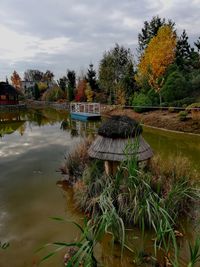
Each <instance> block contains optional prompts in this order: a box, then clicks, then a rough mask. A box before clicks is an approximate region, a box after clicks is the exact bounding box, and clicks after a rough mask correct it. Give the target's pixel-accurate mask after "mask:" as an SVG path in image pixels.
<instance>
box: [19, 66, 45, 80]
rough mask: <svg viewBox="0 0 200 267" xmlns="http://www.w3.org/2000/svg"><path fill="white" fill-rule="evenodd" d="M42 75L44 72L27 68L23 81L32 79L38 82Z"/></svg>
mask: <svg viewBox="0 0 200 267" xmlns="http://www.w3.org/2000/svg"><path fill="white" fill-rule="evenodd" d="M43 76H44V73H43V72H42V71H39V70H32V69H29V70H27V71H25V72H24V80H25V81H34V82H40V81H42V79H43Z"/></svg>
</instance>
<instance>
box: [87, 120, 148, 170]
mask: <svg viewBox="0 0 200 267" xmlns="http://www.w3.org/2000/svg"><path fill="white" fill-rule="evenodd" d="M141 134H142V127H141V125H140V124H139V123H138V122H137V121H135V120H133V119H131V118H129V117H127V116H112V117H111V118H110V119H109V120H107V121H106V122H105V123H103V124H102V125H101V126H100V128H99V130H98V136H97V138H96V139H95V140H94V142H93V143H92V144H91V146H90V148H89V151H88V153H89V156H90V157H92V158H97V159H101V160H104V161H105V170H106V173H107V174H113V173H115V171H116V168H117V166H118V165H119V162H120V161H124V160H126V159H127V157H130V156H135V157H136V159H137V161H138V162H141V161H147V160H149V159H150V158H151V157H152V156H153V151H152V149H151V147H150V146H149V145H148V144H147V142H146V141H145V140H144V139H143V137H142V135H141Z"/></svg>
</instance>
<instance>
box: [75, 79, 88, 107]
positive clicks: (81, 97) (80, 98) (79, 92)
mask: <svg viewBox="0 0 200 267" xmlns="http://www.w3.org/2000/svg"><path fill="white" fill-rule="evenodd" d="M86 89H87V81H86V80H85V79H83V80H80V81H79V82H78V85H77V87H76V95H75V100H76V101H77V102H84V101H86V100H87V97H86V94H85V91H86Z"/></svg>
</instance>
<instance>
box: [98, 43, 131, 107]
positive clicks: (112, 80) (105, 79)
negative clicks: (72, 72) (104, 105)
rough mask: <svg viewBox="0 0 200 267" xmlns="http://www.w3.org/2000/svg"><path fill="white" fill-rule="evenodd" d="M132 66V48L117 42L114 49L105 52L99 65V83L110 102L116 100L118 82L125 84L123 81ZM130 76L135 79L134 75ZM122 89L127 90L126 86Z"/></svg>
mask: <svg viewBox="0 0 200 267" xmlns="http://www.w3.org/2000/svg"><path fill="white" fill-rule="evenodd" d="M130 66H133V55H132V54H131V51H130V49H126V48H124V47H123V46H119V45H118V44H116V45H115V47H114V48H113V49H111V50H110V51H108V52H105V53H104V55H103V58H102V60H101V61H100V65H99V84H100V89H101V90H102V91H103V92H104V93H105V94H106V95H107V98H108V100H109V102H110V103H113V102H115V100H116V91H117V86H118V84H119V83H120V85H121V86H123V85H125V83H124V84H123V82H125V80H126V79H127V76H129V75H130ZM131 75H132V74H131ZM129 78H130V79H133V76H130V77H129ZM122 89H123V90H126V88H125V87H123V88H122ZM129 89H130V88H129Z"/></svg>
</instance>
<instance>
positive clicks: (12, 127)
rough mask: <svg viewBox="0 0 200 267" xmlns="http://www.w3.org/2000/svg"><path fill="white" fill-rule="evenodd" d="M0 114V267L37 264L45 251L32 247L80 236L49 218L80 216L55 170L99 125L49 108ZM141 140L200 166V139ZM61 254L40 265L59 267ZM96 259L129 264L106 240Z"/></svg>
mask: <svg viewBox="0 0 200 267" xmlns="http://www.w3.org/2000/svg"><path fill="white" fill-rule="evenodd" d="M0 116H1V121H0V135H1V137H0V241H2V242H4V241H8V242H9V243H10V247H9V248H8V249H7V250H5V251H2V250H0V266H1V267H10V266H13V267H32V266H38V265H37V263H38V261H39V259H40V258H41V257H42V255H45V254H46V253H47V251H45V252H41V253H34V251H35V250H36V249H37V248H39V247H40V246H42V245H44V244H46V243H49V242H54V241H73V240H74V239H77V238H78V236H79V233H78V231H77V230H76V229H75V228H74V226H73V225H72V224H70V223H66V224H65V223H59V222H55V221H53V220H51V219H50V217H53V216H59V217H64V218H67V219H69V220H76V221H81V220H82V217H83V215H82V214H81V213H79V212H78V211H77V210H76V209H75V207H74V206H73V203H72V201H71V199H72V196H71V194H72V192H71V191H70V190H67V191H63V190H62V188H60V187H59V186H58V185H57V182H58V181H59V180H60V179H61V175H60V173H59V172H58V169H59V166H60V165H61V163H62V161H63V159H64V156H65V155H66V154H67V153H68V152H69V151H70V149H72V148H74V146H75V144H76V143H78V142H79V141H80V139H82V138H83V137H85V136H86V135H93V134H94V132H95V131H96V128H97V127H98V125H97V124H96V123H94V122H89V123H82V122H75V121H70V119H69V117H68V114H67V113H66V112H63V111H60V112H59V111H56V110H52V109H45V110H41V109H38V110H30V111H29V112H27V113H26V112H24V113H20V114H10V113H8V114H6V113H4V114H3V115H0ZM144 137H145V139H146V140H147V141H148V142H149V143H150V145H151V146H152V147H153V149H154V151H155V153H161V154H162V156H163V158H165V157H167V156H170V157H174V156H175V155H179V154H180V153H181V154H182V155H183V156H186V157H188V158H189V159H190V161H191V163H192V166H193V167H194V168H197V169H198V168H199V159H200V137H199V136H193V135H188V134H177V133H170V132H166V131H160V130H155V129H150V128H146V127H145V128H144ZM199 169H200V168H199ZM131 238H133V239H134V235H132V236H130V239H131ZM140 245H142V244H140ZM63 253H64V252H61V254H58V256H57V257H54V258H52V259H49V260H48V261H46V262H45V263H43V265H41V266H49V267H55V266H56V267H59V266H63V262H62V258H63ZM97 255H98V258H99V259H100V261H101V262H103V263H104V264H105V266H109V267H111V266H113V267H114V266H127V267H129V266H133V265H132V258H131V257H129V256H130V255H128V253H127V254H126V253H125V256H124V259H123V261H122V262H121V261H120V256H119V248H115V249H114V250H113V251H111V249H110V241H109V237H106V238H105V240H104V241H103V242H102V244H101V245H99V246H98V249H97Z"/></svg>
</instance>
